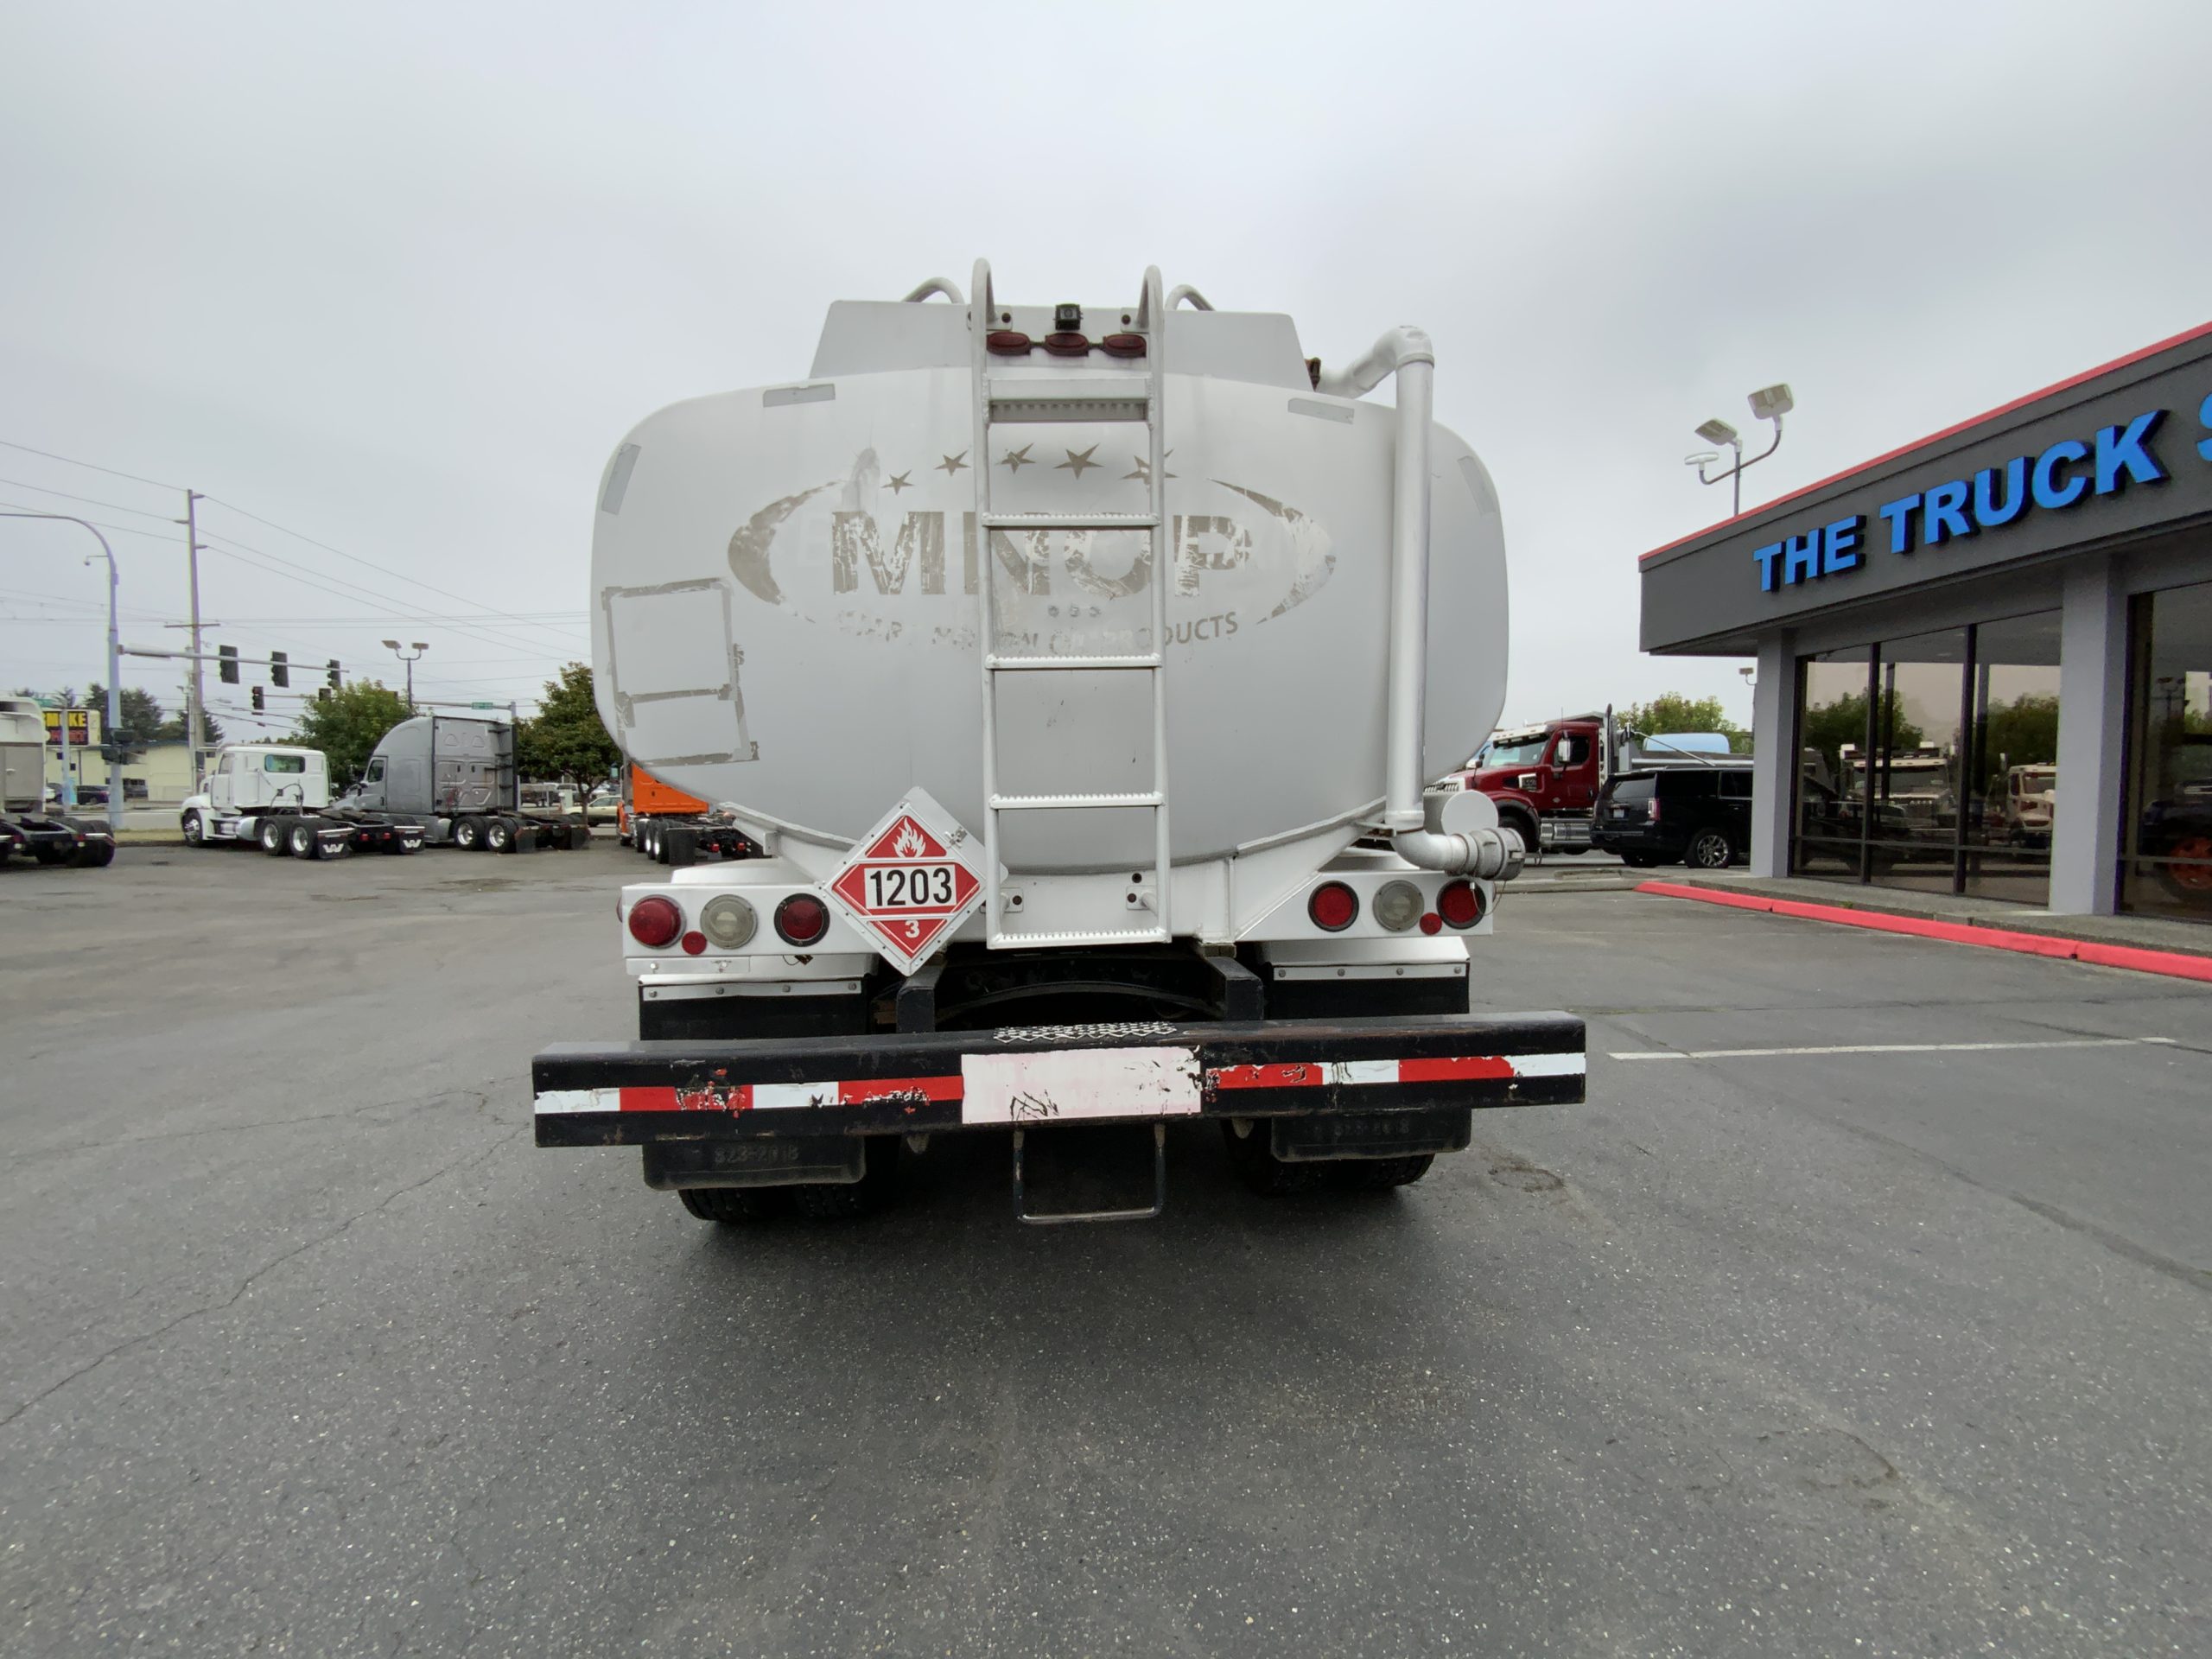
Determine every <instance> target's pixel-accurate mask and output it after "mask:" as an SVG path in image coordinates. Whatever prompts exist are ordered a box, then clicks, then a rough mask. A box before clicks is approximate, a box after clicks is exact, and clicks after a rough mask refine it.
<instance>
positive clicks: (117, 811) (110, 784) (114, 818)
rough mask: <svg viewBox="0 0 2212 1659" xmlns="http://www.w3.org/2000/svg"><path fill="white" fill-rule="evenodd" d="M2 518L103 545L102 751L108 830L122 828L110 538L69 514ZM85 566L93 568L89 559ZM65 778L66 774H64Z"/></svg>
mask: <svg viewBox="0 0 2212 1659" xmlns="http://www.w3.org/2000/svg"><path fill="white" fill-rule="evenodd" d="M0 518H51V519H53V520H54V521H55V522H56V523H59V524H83V525H84V527H85V528H86V530H88V531H92V539H93V540H94V541H96V542H98V543H99V544H100V553H99V556H100V557H102V558H104V559H105V560H106V561H107V712H106V713H105V715H103V716H102V719H101V731H100V736H101V739H102V740H103V741H102V742H101V744H100V747H102V748H104V749H105V750H106V751H107V827H108V828H109V829H122V828H123V761H122V759H121V754H122V751H121V750H120V749H118V747H116V746H117V745H118V743H120V742H121V741H123V740H122V738H121V737H120V735H119V734H118V733H117V731H116V727H117V725H118V723H120V721H121V720H122V713H121V710H122V704H123V693H122V691H121V690H119V689H118V687H117V685H116V683H115V675H116V658H118V655H119V654H120V653H121V650H122V647H121V645H120V644H119V642H118V639H117V635H116V629H115V590H116V586H117V581H118V578H117V576H116V573H115V550H114V549H113V548H111V547H110V546H109V545H108V544H107V537H105V536H103V535H101V534H100V532H99V529H98V528H97V527H96V526H94V525H93V524H89V523H86V520H84V519H82V518H78V517H77V516H76V514H74V513H70V512H0ZM85 563H86V564H90V563H92V560H91V559H90V558H87V559H86V561H85ZM61 740H62V747H63V749H64V752H65V753H66V752H67V747H68V741H69V719H68V715H67V713H66V712H65V713H64V714H63V715H62V720H61ZM65 776H66V774H65Z"/></svg>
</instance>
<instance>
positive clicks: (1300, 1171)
mask: <svg viewBox="0 0 2212 1659" xmlns="http://www.w3.org/2000/svg"><path fill="white" fill-rule="evenodd" d="M1221 1138H1222V1141H1223V1143H1224V1145H1226V1146H1227V1147H1228V1148H1229V1161H1230V1164H1232V1165H1233V1166H1235V1167H1236V1177H1237V1179H1239V1180H1241V1181H1243V1183H1244V1185H1245V1186H1246V1187H1248V1188H1249V1190H1251V1191H1252V1192H1256V1193H1258V1194H1259V1195H1260V1196H1261V1197H1262V1198H1292V1197H1294V1196H1296V1195H1297V1194H1299V1193H1301V1192H1313V1191H1315V1190H1316V1189H1318V1188H1319V1186H1320V1185H1321V1176H1322V1172H1323V1171H1324V1170H1325V1168H1326V1167H1327V1166H1325V1165H1323V1164H1289V1163H1285V1162H1284V1161H1283V1160H1281V1159H1280V1158H1278V1157H1276V1156H1275V1154H1274V1147H1271V1146H1269V1145H1268V1139H1269V1137H1268V1124H1267V1120H1266V1119H1265V1118H1260V1119H1255V1121H1254V1122H1253V1124H1252V1127H1251V1130H1250V1132H1249V1134H1246V1135H1241V1136H1240V1135H1238V1134H1237V1133H1236V1124H1234V1123H1233V1122H1224V1123H1223V1124H1222V1126H1221Z"/></svg>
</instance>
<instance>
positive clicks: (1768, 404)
mask: <svg viewBox="0 0 2212 1659" xmlns="http://www.w3.org/2000/svg"><path fill="white" fill-rule="evenodd" d="M1748 401H1749V402H1750V404H1751V417H1752V418H1753V419H1754V420H1761V421H1779V420H1780V419H1781V418H1782V417H1783V416H1785V415H1787V414H1788V413H1789V411H1790V410H1793V409H1795V408H1796V407H1797V400H1796V398H1795V397H1791V396H1790V395H1789V385H1788V384H1787V383H1784V384H1783V385H1774V386H1767V387H1765V388H1764V389H1762V390H1761V391H1755V392H1753V393H1752V394H1751V397H1750V398H1749V400H1748Z"/></svg>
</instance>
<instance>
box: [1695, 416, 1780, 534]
mask: <svg viewBox="0 0 2212 1659" xmlns="http://www.w3.org/2000/svg"><path fill="white" fill-rule="evenodd" d="M1745 401H1746V402H1748V403H1749V404H1751V417H1752V418H1753V419H1754V420H1760V421H1771V422H1773V423H1774V442H1772V443H1770V444H1769V445H1767V447H1766V448H1764V449H1762V450H1760V451H1759V452H1758V454H1756V455H1753V456H1751V457H1750V458H1749V459H1748V460H1747V459H1745V454H1744V439H1743V435H1741V434H1740V433H1738V431H1737V430H1736V429H1735V428H1734V427H1732V426H1731V425H1729V424H1728V423H1727V422H1726V421H1722V420H1711V421H1707V423H1705V424H1704V425H1703V426H1700V428H1698V429H1697V435H1698V436H1700V438H1703V439H1704V440H1705V441H1706V442H1707V443H1712V444H1726V445H1727V446H1728V448H1730V449H1732V450H1733V451H1734V452H1735V456H1736V460H1735V464H1734V465H1732V467H1729V468H1728V470H1727V471H1726V472H1725V473H1715V474H1713V475H1712V476H1711V477H1707V475H1706V470H1705V469H1706V468H1707V467H1709V466H1711V465H1712V464H1713V462H1714V461H1719V459H1720V457H1719V454H1717V453H1715V452H1713V451H1711V450H1705V451H1700V453H1699V454H1694V455H1685V456H1683V457H1682V465H1683V466H1685V467H1696V468H1697V481H1698V482H1699V483H1700V484H1718V483H1719V482H1720V481H1721V480H1723V479H1728V480H1732V481H1733V483H1734V486H1735V489H1734V495H1735V500H1734V504H1733V505H1732V508H1731V510H1730V514H1729V516H1730V517H1732V518H1734V517H1738V516H1740V515H1741V514H1742V512H1743V511H1744V468H1745V467H1756V466H1757V465H1758V463H1759V462H1761V461H1764V460H1765V459H1766V458H1767V457H1768V456H1769V455H1770V454H1773V453H1774V452H1775V451H1776V450H1777V449H1779V448H1782V417H1783V416H1785V415H1787V414H1788V413H1789V411H1790V410H1793V409H1795V408H1796V406H1797V401H1796V398H1794V397H1791V396H1790V395H1789V387H1788V386H1787V385H1773V386H1767V387H1764V388H1763V389H1762V390H1760V391H1755V392H1753V393H1752V394H1751V397H1749V398H1747V399H1746V400H1745Z"/></svg>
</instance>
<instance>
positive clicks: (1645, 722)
mask: <svg viewBox="0 0 2212 1659" xmlns="http://www.w3.org/2000/svg"><path fill="white" fill-rule="evenodd" d="M1618 722H1619V724H1621V725H1622V726H1624V727H1625V728H1628V729H1629V730H1630V731H1631V732H1636V733H1637V734H1641V735H1642V736H1644V737H1660V736H1663V735H1664V734H1667V733H1669V732H1722V733H1725V734H1726V735H1727V738H1728V747H1729V748H1730V750H1731V751H1732V752H1733V753H1737V754H1749V753H1751V734H1750V733H1749V732H1747V731H1745V729H1744V728H1742V727H1740V726H1738V724H1736V722H1735V721H1732V720H1731V719H1729V718H1728V716H1727V715H1725V714H1723V713H1722V712H1721V709H1720V699H1719V698H1718V697H1688V696H1683V695H1682V694H1681V692H1679V691H1662V692H1661V693H1660V694H1659V695H1658V696H1656V697H1654V698H1652V699H1651V701H1650V702H1631V703H1630V704H1629V705H1628V707H1627V708H1625V709H1622V710H1621V711H1620V713H1619V715H1618Z"/></svg>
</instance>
